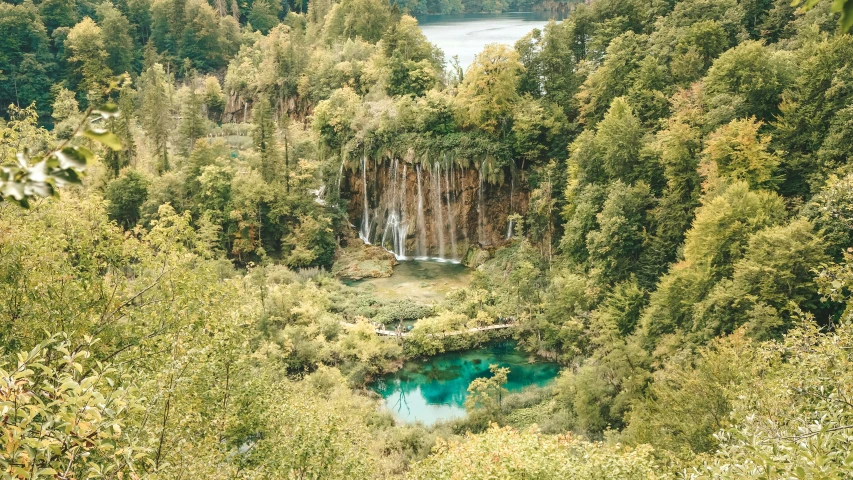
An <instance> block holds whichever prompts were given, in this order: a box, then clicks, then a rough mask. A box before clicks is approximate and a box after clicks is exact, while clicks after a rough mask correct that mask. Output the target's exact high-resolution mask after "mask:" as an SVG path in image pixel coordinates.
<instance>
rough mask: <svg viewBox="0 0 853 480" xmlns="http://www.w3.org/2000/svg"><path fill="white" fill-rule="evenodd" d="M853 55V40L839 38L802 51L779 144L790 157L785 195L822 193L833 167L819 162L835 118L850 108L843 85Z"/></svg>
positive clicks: (849, 92)
mask: <svg viewBox="0 0 853 480" xmlns="http://www.w3.org/2000/svg"><path fill="white" fill-rule="evenodd" d="M851 54H853V37H851V36H849V35H837V36H833V37H830V38H827V39H823V40H819V41H815V42H809V43H807V44H806V45H804V46H803V48H802V49H800V50H798V52H797V55H796V70H795V74H794V80H793V82H792V84H791V86H790V87H789V88H788V89H787V90H786V91H785V92H784V93H783V96H782V103H781V104H780V105H779V110H780V111H781V114H780V115H779V117H778V120H777V122H776V124H775V126H776V131H775V132H774V138H776V139H777V140H776V141H778V142H779V144H780V146H781V148H780V149H781V150H784V151H785V152H786V155H785V158H784V161H783V162H782V164H781V165H780V170H781V171H782V174H783V176H784V179H785V180H784V183H783V184H782V185H781V186H780V191H781V192H782V193H783V194H785V195H808V194H809V193H810V192H811V193H813V191H814V190H816V189H817V188H819V185H820V184H821V183H822V177H823V176H824V175H826V172H827V171H829V170H830V169H832V168H833V166H834V165H832V164H830V165H822V164H820V163H818V162H817V160H816V158H815V154H814V152H816V151H818V150H819V149H820V147H821V145H822V144H823V142H824V139H825V138H826V136H827V134H828V133H829V132H830V130H831V122H832V120H833V119H834V118H836V115H837V112H839V111H840V110H841V109H843V108H844V107H846V106H847V105H849V103H850V99H851V98H853V89H851V88H850V87H849V86H847V85H846V84H845V83H844V82H843V81H842V80H841V79H842V78H847V77H849V75H850V69H851V66H850V64H849V63H848V62H847V60H846V59H848V58H850V55H851Z"/></svg>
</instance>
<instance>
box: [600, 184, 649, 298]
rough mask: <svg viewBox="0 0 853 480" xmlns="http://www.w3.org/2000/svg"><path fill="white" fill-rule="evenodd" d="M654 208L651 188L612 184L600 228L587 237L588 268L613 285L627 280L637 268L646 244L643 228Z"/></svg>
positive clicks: (602, 210)
mask: <svg viewBox="0 0 853 480" xmlns="http://www.w3.org/2000/svg"><path fill="white" fill-rule="evenodd" d="M651 205H652V195H651V191H650V190H649V186H648V185H647V184H645V183H642V182H640V183H637V184H636V185H633V186H628V185H626V184H624V183H622V182H621V181H618V180H617V181H615V182H613V183H611V184H610V187H609V189H608V193H607V199H606V200H605V201H604V205H603V206H602V208H601V211H600V212H599V213H598V215H597V217H598V218H597V220H598V229H597V230H593V231H591V232H590V233H589V234H588V235H587V237H586V248H587V250H588V251H589V265H590V268H591V269H592V270H593V272H594V273H595V274H598V275H601V277H602V278H603V279H604V280H605V281H607V282H608V283H610V282H614V283H615V282H619V281H622V280H626V279H627V278H628V276H629V274H630V272H631V271H632V270H634V269H639V270H641V267H640V266H638V265H637V262H638V261H639V259H640V255H641V253H642V249H643V245H644V243H645V241H646V239H645V232H644V231H643V225H644V224H645V223H646V215H647V212H648V210H649V208H650V207H651Z"/></svg>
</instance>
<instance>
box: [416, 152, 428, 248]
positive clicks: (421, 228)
mask: <svg viewBox="0 0 853 480" xmlns="http://www.w3.org/2000/svg"><path fill="white" fill-rule="evenodd" d="M415 168H416V172H417V177H418V211H417V219H416V223H417V228H418V247H417V254H418V255H420V256H421V258H426V257H428V256H429V252H428V251H427V242H426V219H425V218H424V196H423V193H422V192H421V166H420V165H418V166H417V167H415Z"/></svg>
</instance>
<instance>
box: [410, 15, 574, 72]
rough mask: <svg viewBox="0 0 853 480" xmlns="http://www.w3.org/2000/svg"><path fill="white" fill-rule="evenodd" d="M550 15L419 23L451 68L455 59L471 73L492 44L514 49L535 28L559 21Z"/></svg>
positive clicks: (433, 18) (435, 18)
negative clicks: (486, 48)
mask: <svg viewBox="0 0 853 480" xmlns="http://www.w3.org/2000/svg"><path fill="white" fill-rule="evenodd" d="M555 15H557V14H554V13H549V12H517V13H495V14H488V13H465V14H459V15H422V16H419V17H418V23H419V24H420V26H421V30H422V31H423V32H424V35H426V37H427V39H428V40H429V41H430V42H432V43H433V44H435V45H436V46H437V47H438V48H440V49H441V50H442V51H443V52H444V59H445V61H446V62H448V63H447V64H448V65H449V64H450V63H449V62H450V60H451V59H452V58H453V56H454V55H458V56H459V64H460V65H461V66H462V68H464V69H466V70H467V69H468V67H469V66H471V64H472V63H473V62H474V56H475V55H477V54H478V53H480V52H481V51H482V50H483V47H485V46H486V45H488V44H490V43H505V44H507V45H510V46H512V45H514V44H515V42H516V41H517V40H518V39H520V38H521V37H523V36H525V35H527V34H528V33H529V32H530V31H531V30H533V29H534V28H538V29H542V28H543V27H544V26H545V25H547V24H548V21H549V20H551V19H552V18H553V19H555V20H560V18H555Z"/></svg>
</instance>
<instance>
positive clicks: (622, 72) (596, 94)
mask: <svg viewBox="0 0 853 480" xmlns="http://www.w3.org/2000/svg"><path fill="white" fill-rule="evenodd" d="M646 42H647V38H646V37H645V36H644V35H636V34H634V33H633V32H627V33H625V34H623V35H620V36H619V37H617V38H615V39H614V40H613V41H612V42H610V45H609V46H608V47H607V52H606V53H605V55H604V62H603V63H602V64H601V67H599V68H597V69H596V70H595V71H594V72H592V73H591V74H590V75H589V76H588V77H587V78H586V80H585V81H584V82H583V86H582V87H581V89H580V91H579V92H578V93H577V100H578V102H579V103H580V116H581V119H580V120H581V121H582V122H583V123H585V124H586V125H588V126H590V127H591V126H594V125H595V124H596V123H597V122H598V121H599V120H601V118H602V117H604V114H605V113H606V112H607V110H608V109H609V108H610V105H611V103H613V99H615V98H616V97H619V96H622V95H624V94H625V93H627V90H628V87H629V86H630V84H631V78H632V77H633V74H634V72H635V71H636V69H637V67H638V65H639V62H640V60H641V58H642V56H643V54H644V52H645V44H646Z"/></svg>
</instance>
